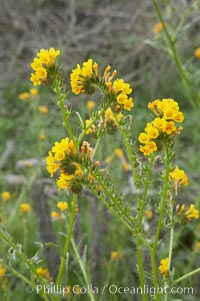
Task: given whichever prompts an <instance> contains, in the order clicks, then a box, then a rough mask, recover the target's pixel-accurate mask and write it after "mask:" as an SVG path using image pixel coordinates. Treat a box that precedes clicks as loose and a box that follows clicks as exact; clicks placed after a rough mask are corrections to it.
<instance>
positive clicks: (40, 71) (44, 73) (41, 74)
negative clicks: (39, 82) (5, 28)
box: [36, 67, 47, 80]
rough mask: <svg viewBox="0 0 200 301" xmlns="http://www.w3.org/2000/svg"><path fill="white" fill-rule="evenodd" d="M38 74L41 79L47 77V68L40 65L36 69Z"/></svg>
mask: <svg viewBox="0 0 200 301" xmlns="http://www.w3.org/2000/svg"><path fill="white" fill-rule="evenodd" d="M36 76H38V77H39V78H40V79H44V80H45V79H46V78H47V70H46V69H45V68H43V67H40V68H38V69H37V70H36Z"/></svg>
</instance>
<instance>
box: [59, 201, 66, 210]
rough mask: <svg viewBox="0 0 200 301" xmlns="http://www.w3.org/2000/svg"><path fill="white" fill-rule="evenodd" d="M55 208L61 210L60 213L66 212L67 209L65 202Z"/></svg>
mask: <svg viewBox="0 0 200 301" xmlns="http://www.w3.org/2000/svg"><path fill="white" fill-rule="evenodd" d="M57 207H58V208H59V209H60V210H61V211H66V210H67V209H68V204H67V202H58V203H57Z"/></svg>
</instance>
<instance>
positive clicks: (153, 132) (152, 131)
mask: <svg viewBox="0 0 200 301" xmlns="http://www.w3.org/2000/svg"><path fill="white" fill-rule="evenodd" d="M145 132H146V133H147V135H148V137H149V138H150V139H156V138H157V137H158V135H159V131H158V130H157V128H155V127H154V126H153V125H152V124H151V123H150V124H147V127H146V128H145Z"/></svg>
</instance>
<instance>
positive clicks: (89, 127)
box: [85, 119, 96, 135]
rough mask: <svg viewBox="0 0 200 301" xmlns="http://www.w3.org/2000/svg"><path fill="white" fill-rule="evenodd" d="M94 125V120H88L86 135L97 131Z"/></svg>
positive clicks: (86, 122)
mask: <svg viewBox="0 0 200 301" xmlns="http://www.w3.org/2000/svg"><path fill="white" fill-rule="evenodd" d="M91 123H92V119H86V121H85V127H86V128H88V129H87V131H86V135H89V134H92V133H93V132H94V131H95V130H96V126H95V125H94V124H91Z"/></svg>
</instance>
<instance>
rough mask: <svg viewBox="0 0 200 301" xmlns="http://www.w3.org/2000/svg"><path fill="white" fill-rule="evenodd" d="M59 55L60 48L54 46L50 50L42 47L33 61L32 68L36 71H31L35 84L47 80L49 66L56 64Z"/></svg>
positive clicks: (32, 80)
mask: <svg viewBox="0 0 200 301" xmlns="http://www.w3.org/2000/svg"><path fill="white" fill-rule="evenodd" d="M58 55H60V50H55V49H54V48H50V49H49V50H47V49H40V52H38V53H37V57H35V58H34V60H33V62H32V63H31V68H32V69H33V70H34V71H35V73H31V78H30V80H31V82H33V84H34V86H38V85H40V84H41V81H42V82H46V81H47V75H48V72H49V67H51V66H53V65H54V63H55V59H56V57H57V56H58ZM34 95H35V94H34Z"/></svg>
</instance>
